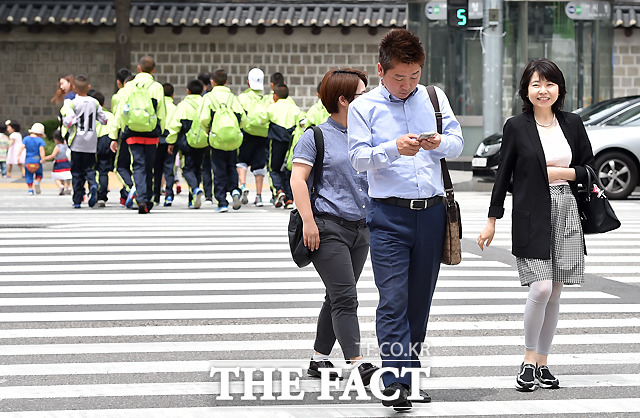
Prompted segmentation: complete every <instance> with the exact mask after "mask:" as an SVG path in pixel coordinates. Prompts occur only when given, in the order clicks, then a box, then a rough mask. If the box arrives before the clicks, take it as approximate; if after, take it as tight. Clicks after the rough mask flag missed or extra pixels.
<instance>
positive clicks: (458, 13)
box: [447, 0, 469, 28]
mask: <svg viewBox="0 0 640 418" xmlns="http://www.w3.org/2000/svg"><path fill="white" fill-rule="evenodd" d="M447 24H448V25H449V26H450V27H453V28H466V27H467V25H468V24H469V0H447Z"/></svg>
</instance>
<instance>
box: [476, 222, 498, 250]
mask: <svg viewBox="0 0 640 418" xmlns="http://www.w3.org/2000/svg"><path fill="white" fill-rule="evenodd" d="M495 233H496V218H489V219H488V220H487V225H486V226H485V227H484V229H483V230H482V232H480V235H479V236H478V247H480V250H482V251H484V247H485V245H486V246H487V247H488V246H489V244H491V241H493V236H494V234H495Z"/></svg>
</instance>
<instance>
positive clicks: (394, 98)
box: [380, 81, 418, 102]
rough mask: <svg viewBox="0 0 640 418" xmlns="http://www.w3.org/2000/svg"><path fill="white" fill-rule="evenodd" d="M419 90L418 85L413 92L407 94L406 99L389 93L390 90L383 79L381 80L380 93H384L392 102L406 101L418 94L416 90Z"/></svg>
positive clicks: (383, 95)
mask: <svg viewBox="0 0 640 418" xmlns="http://www.w3.org/2000/svg"><path fill="white" fill-rule="evenodd" d="M417 91H418V86H416V88H415V90H413V91H412V92H411V94H409V95H408V96H407V98H406V99H404V100H403V99H399V98H397V97H396V96H394V95H393V94H391V93H389V90H387V88H386V87H385V86H384V84H382V81H380V93H381V94H382V97H384V98H385V99H387V100H388V101H390V102H406V101H407V100H409V99H410V98H411V97H413V95H414V94H416V92H417Z"/></svg>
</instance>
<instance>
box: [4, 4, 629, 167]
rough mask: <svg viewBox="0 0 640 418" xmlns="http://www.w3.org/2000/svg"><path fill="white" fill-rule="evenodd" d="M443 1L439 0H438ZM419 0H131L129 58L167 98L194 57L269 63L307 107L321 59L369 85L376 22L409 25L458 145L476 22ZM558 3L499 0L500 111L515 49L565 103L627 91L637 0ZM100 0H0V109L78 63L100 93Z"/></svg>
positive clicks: (196, 65)
mask: <svg viewBox="0 0 640 418" xmlns="http://www.w3.org/2000/svg"><path fill="white" fill-rule="evenodd" d="M443 1H444V3H445V4H446V0H443ZM429 3H433V2H426V1H413V0H410V1H409V2H408V3H407V2H404V1H403V2H398V1H393V0H391V1H389V0H387V1H379V0H378V1H377V0H369V1H357V0H356V1H350V2H340V3H335V4H331V3H329V4H322V5H320V4H315V3H311V2H300V1H288V2H255V1H254V2H251V1H243V2H242V3H236V2H219V1H210V2H206V3H193V2H185V1H172V2H168V1H166V2H164V1H153V2H149V1H132V2H131V13H130V15H129V22H130V25H131V67H132V69H134V68H135V63H136V62H137V61H138V60H139V58H140V57H141V56H143V55H146V54H149V55H152V56H154V57H155V59H156V62H157V70H156V79H157V80H158V81H161V82H170V83H172V84H174V86H175V90H176V95H175V99H176V102H177V101H178V100H180V99H181V98H182V97H184V96H185V95H186V84H187V82H188V81H189V80H190V79H192V78H194V77H195V76H196V75H197V74H198V73H199V72H201V71H203V70H207V71H212V70H214V69H216V68H225V69H227V71H228V73H229V75H230V78H229V83H228V85H229V87H230V88H231V89H232V91H234V92H235V93H239V92H241V91H243V90H244V89H245V88H246V75H247V73H248V71H249V70H250V69H251V68H253V67H259V68H261V69H262V70H264V72H265V74H266V75H267V76H268V75H269V74H271V73H273V72H275V71H280V72H282V73H283V74H284V75H285V77H286V81H287V83H288V84H289V86H290V87H291V92H292V96H293V97H294V99H295V100H296V101H297V102H298V104H299V105H300V107H301V108H303V110H304V109H307V108H308V107H309V106H311V104H313V103H314V102H315V101H316V100H317V98H316V95H315V90H316V85H317V83H318V82H319V81H320V80H321V79H322V76H323V75H324V74H325V72H326V71H328V70H329V69H332V68H337V67H345V66H351V67H355V68H360V69H364V70H365V71H367V72H368V74H369V80H370V86H375V85H377V84H378V82H379V80H378V77H377V72H376V63H377V45H378V42H379V40H380V38H381V37H382V36H383V35H384V33H386V31H387V30H388V29H389V28H393V27H408V28H409V29H411V30H413V31H414V32H416V33H418V34H419V35H420V36H421V37H422V39H423V42H424V45H425V49H426V51H427V63H426V66H425V71H424V72H423V79H422V81H423V82H424V83H431V84H436V85H438V86H440V87H442V88H443V89H444V90H445V91H446V92H447V94H448V96H449V98H450V101H451V103H452V106H453V108H454V111H455V112H456V114H457V115H459V117H460V120H461V123H462V126H463V130H464V134H465V140H466V145H465V151H464V153H463V155H465V156H469V155H472V154H473V152H474V151H475V148H476V146H477V144H478V143H479V142H480V140H481V139H482V136H483V134H482V126H483V114H482V97H483V91H482V88H483V87H482V85H483V83H482V81H483V79H482V72H481V68H482V53H483V52H482V51H483V49H482V48H483V45H482V42H481V41H480V39H481V36H480V32H479V31H478V30H477V29H474V30H460V29H456V28H451V27H449V26H447V22H446V20H444V21H443V20H431V19H429V18H428V16H427V7H428V4H429ZM568 3H569V2H566V1H564V2H560V1H515V0H511V1H509V0H504V3H503V11H502V12H503V17H504V36H503V45H504V51H503V52H504V53H503V58H502V60H503V62H502V78H503V86H502V91H501V97H502V100H501V101H502V117H503V119H506V118H507V117H509V116H511V115H513V114H516V113H518V112H519V107H520V103H519V102H518V99H517V98H516V90H517V87H516V86H517V82H518V80H519V76H520V74H521V72H522V69H523V68H524V65H526V62H528V60H529V59H532V58H538V57H542V56H546V57H549V58H551V59H553V60H554V61H556V62H558V63H559V64H560V66H561V68H562V69H563V71H564V73H565V76H566V77H567V83H568V87H569V94H568V96H567V100H566V107H567V108H571V109H573V108H577V107H581V106H585V105H588V104H591V103H593V102H596V101H599V100H602V99H606V98H609V97H618V96H625V95H632V94H640V74H639V68H640V23H639V22H638V21H637V19H636V15H640V1H615V2H610V3H609V4H610V5H611V10H610V15H609V16H608V17H606V18H600V19H598V20H573V19H571V18H569V16H568V15H567V13H566V11H565V9H566V7H567V4H568ZM113 4H114V2H112V1H100V0H99V1H93V2H86V1H82V2H80V1H77V2H74V1H71V2H69V1H55V0H48V1H47V0H32V1H25V0H16V1H14V2H10V3H9V2H2V3H0V68H1V69H2V77H1V78H0V92H1V93H2V94H0V117H2V118H4V120H6V119H15V120H18V121H20V122H21V124H23V126H30V125H31V124H32V123H33V122H37V121H43V120H47V119H54V118H56V117H57V114H58V110H59V106H58V105H55V104H52V103H50V99H51V97H52V96H53V95H54V92H55V89H56V84H57V80H58V78H59V77H61V76H63V75H65V74H67V73H72V74H85V75H88V76H89V78H90V81H91V84H92V86H93V87H94V88H96V89H99V90H101V91H102V92H103V93H105V96H106V97H107V103H106V106H107V107H109V105H110V103H109V101H110V100H109V99H110V97H111V94H112V93H113V92H114V89H115V79H114V76H115V72H116V70H117V68H116V67H115V59H114V57H115V53H116V49H115V48H116V45H115V39H116V32H115V30H116V29H115V11H114V7H113Z"/></svg>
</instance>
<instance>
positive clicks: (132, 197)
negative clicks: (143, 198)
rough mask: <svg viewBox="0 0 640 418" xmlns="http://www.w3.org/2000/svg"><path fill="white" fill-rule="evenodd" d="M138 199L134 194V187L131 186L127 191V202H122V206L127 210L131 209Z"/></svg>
mask: <svg viewBox="0 0 640 418" xmlns="http://www.w3.org/2000/svg"><path fill="white" fill-rule="evenodd" d="M136 197H138V194H137V193H136V186H133V187H132V188H131V190H129V194H128V195H127V200H126V201H125V202H124V206H125V207H126V208H128V209H131V208H132V207H133V201H134V200H135V199H136Z"/></svg>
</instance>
